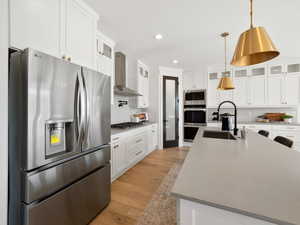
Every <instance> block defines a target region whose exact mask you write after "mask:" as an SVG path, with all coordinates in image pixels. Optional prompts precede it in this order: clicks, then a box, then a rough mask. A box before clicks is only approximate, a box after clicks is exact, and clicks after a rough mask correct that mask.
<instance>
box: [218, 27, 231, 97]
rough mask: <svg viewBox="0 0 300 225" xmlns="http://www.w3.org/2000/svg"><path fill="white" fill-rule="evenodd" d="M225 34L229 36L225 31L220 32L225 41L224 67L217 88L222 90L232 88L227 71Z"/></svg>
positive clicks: (225, 41)
mask: <svg viewBox="0 0 300 225" xmlns="http://www.w3.org/2000/svg"><path fill="white" fill-rule="evenodd" d="M227 36H229V33H227V32H225V33H222V34H221V37H223V38H224V43H225V67H224V73H223V76H222V78H221V79H220V83H219V85H218V88H217V89H218V90H222V91H226V90H232V89H234V86H233V82H232V79H231V77H230V72H229V71H227V40H226V38H227Z"/></svg>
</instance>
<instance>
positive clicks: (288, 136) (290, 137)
mask: <svg viewBox="0 0 300 225" xmlns="http://www.w3.org/2000/svg"><path fill="white" fill-rule="evenodd" d="M286 137H287V138H295V137H294V136H286Z"/></svg>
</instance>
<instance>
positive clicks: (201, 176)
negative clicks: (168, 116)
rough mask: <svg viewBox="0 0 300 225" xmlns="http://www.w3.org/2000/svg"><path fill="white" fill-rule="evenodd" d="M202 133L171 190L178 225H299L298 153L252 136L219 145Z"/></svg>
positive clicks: (219, 142) (299, 183)
mask: <svg viewBox="0 0 300 225" xmlns="http://www.w3.org/2000/svg"><path fill="white" fill-rule="evenodd" d="M205 129H207V130H208V129H209V130H212V129H213V128H202V129H199V131H198V134H197V136H196V138H195V140H194V143H193V145H192V148H191V150H190V153H189V154H188V156H187V158H186V160H185V162H184V165H183V167H182V170H181V172H180V173H179V175H178V178H177V180H176V182H175V185H174V187H173V189H172V195H173V196H175V197H176V198H177V199H178V200H177V204H178V214H177V215H178V225H270V224H280V225H288V224H289V225H290V224H300V212H299V211H300V153H299V152H297V151H292V150H290V149H289V148H287V147H285V146H283V145H281V144H278V143H276V142H274V141H272V140H271V139H268V138H265V137H263V136H260V135H258V134H257V133H255V132H252V131H248V130H247V135H246V136H247V138H246V140H242V139H237V140H223V139H216V138H204V137H203V132H204V130H205Z"/></svg>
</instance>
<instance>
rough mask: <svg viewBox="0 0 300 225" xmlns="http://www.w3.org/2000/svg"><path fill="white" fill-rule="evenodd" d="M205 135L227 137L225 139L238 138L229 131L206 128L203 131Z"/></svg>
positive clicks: (217, 137)
mask: <svg viewBox="0 0 300 225" xmlns="http://www.w3.org/2000/svg"><path fill="white" fill-rule="evenodd" d="M203 137H205V138H216V139H225V140H236V138H235V137H234V136H233V135H232V134H231V133H230V132H228V131H212V130H205V131H204V132H203Z"/></svg>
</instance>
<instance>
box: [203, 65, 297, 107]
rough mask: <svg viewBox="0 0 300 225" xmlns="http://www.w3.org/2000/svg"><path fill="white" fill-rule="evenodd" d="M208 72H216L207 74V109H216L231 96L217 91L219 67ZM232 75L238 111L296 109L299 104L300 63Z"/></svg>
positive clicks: (245, 69) (240, 70)
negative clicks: (257, 108) (253, 108)
mask: <svg viewBox="0 0 300 225" xmlns="http://www.w3.org/2000/svg"><path fill="white" fill-rule="evenodd" d="M298 61H299V60H298ZM209 70H210V71H217V72H209V74H208V106H209V107H216V106H217V105H218V103H219V102H220V101H223V100H227V99H230V98H231V95H230V94H226V93H225V92H223V91H219V92H218V91H217V90H216V88H217V85H218V82H219V79H220V78H221V76H222V74H221V72H218V67H217V68H216V69H214V68H213V69H212V68H211V67H210V68H209ZM232 71H233V82H234V86H235V89H234V91H233V100H234V102H235V103H236V105H237V106H239V107H295V106H297V105H298V104H299V102H300V63H298V62H297V61H295V62H291V61H290V62H289V63H286V62H285V63H282V62H281V63H278V62H271V63H269V64H261V65H255V66H251V67H242V68H241V67H234V68H233V70H232ZM228 93H230V92H228Z"/></svg>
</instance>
